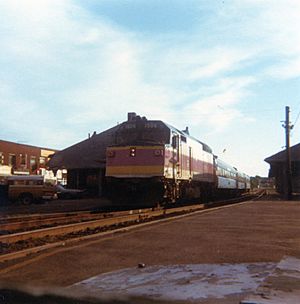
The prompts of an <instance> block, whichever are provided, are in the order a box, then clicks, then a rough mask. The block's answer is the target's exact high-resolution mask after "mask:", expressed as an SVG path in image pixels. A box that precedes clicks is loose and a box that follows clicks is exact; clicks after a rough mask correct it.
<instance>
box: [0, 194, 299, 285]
mask: <svg viewBox="0 0 300 304" xmlns="http://www.w3.org/2000/svg"><path fill="white" fill-rule="evenodd" d="M285 255H289V256H295V257H300V201H290V202H287V201H279V200H271V201H256V202H249V203H244V204H242V205H238V206H234V205H233V206H230V207H227V208H221V209H218V210H216V211H211V212H209V213H203V214H194V215H190V216H187V217H184V218H181V219H177V220H172V221H168V222H162V223H159V224H155V225H149V226H145V227H141V228H137V229H135V230H132V231H129V232H126V233H120V234H116V235H113V236H111V237H105V238H98V239H94V240H90V241H85V242H82V243H78V244H76V245H72V246H70V247H64V248H57V249H53V250H51V251H47V252H43V253H41V254H39V255H35V256H31V257H27V258H25V259H22V260H19V261H16V262H13V263H12V262H10V263H6V264H0V278H1V279H0V282H1V281H2V282H6V283H8V282H11V283H12V284H18V283H21V284H24V283H25V284H27V285H32V286H58V287H64V286H68V285H71V284H74V283H76V282H79V281H82V280H84V279H87V278H89V277H92V276H96V275H99V274H101V273H106V272H109V271H113V270H117V269H122V268H128V267H136V266H137V265H138V264H139V263H145V265H174V264H202V263H214V264H217V263H252V262H279V261H280V260H281V259H282V258H283V256H285ZM1 269H2V270H1Z"/></svg>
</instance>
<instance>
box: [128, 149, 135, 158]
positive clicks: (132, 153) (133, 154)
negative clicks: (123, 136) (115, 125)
mask: <svg viewBox="0 0 300 304" xmlns="http://www.w3.org/2000/svg"><path fill="white" fill-rule="evenodd" d="M135 154H136V148H134V147H131V148H130V152H129V156H130V157H135Z"/></svg>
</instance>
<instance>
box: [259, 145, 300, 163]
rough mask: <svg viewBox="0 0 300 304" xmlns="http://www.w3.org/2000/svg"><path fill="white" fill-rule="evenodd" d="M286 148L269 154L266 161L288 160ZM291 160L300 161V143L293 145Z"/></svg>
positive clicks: (279, 161)
mask: <svg viewBox="0 0 300 304" xmlns="http://www.w3.org/2000/svg"><path fill="white" fill-rule="evenodd" d="M285 155H286V154H285V150H284V151H281V152H278V153H276V154H274V155H272V156H269V157H267V158H266V159H265V161H266V162H267V163H269V164H271V163H281V162H285V161H286V156H285ZM291 161H294V162H295V161H300V143H299V144H297V145H295V146H292V147H291Z"/></svg>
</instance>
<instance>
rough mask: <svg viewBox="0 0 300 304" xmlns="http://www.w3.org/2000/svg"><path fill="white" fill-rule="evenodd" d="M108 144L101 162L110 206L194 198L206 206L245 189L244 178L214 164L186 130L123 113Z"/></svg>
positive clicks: (203, 146) (207, 150)
mask: <svg viewBox="0 0 300 304" xmlns="http://www.w3.org/2000/svg"><path fill="white" fill-rule="evenodd" d="M114 141H115V144H114V145H112V146H110V147H108V148H107V159H106V180H107V186H108V189H109V191H108V192H109V194H110V196H111V198H112V199H113V201H118V200H120V199H121V200H123V201H127V202H126V203H127V204H132V205H135V204H138V205H139V204H142V205H143V206H152V205H153V204H155V203H157V202H160V203H163V202H176V201H178V200H179V199H194V198H201V200H202V201H204V202H207V201H208V200H210V199H211V198H213V197H214V196H216V195H217V194H218V193H219V192H222V193H225V194H226V195H231V196H232V195H237V194H240V193H242V192H244V191H247V190H248V189H249V188H250V182H249V180H250V179H249V177H248V176H247V175H245V174H243V173H240V172H238V170H237V169H236V168H234V167H232V166H230V165H227V164H226V163H224V162H223V161H221V160H219V159H218V157H217V156H215V155H214V154H213V153H212V149H211V148H210V147H209V146H208V145H206V144H205V143H203V142H201V141H199V140H197V139H195V138H193V137H192V136H190V135H189V132H188V129H186V130H185V131H180V130H178V129H176V128H174V127H172V126H170V125H168V124H167V123H165V122H163V121H159V120H147V119H146V118H144V117H140V116H136V114H135V113H128V121H126V122H124V123H122V124H120V126H119V128H118V130H117V131H116V133H115V139H114Z"/></svg>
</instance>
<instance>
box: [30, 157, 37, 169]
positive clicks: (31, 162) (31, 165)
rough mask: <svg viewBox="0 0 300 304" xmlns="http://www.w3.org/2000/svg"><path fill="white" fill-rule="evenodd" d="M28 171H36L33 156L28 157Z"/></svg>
mask: <svg viewBox="0 0 300 304" xmlns="http://www.w3.org/2000/svg"><path fill="white" fill-rule="evenodd" d="M30 169H31V171H35V170H36V169H37V165H36V157H35V156H30Z"/></svg>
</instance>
